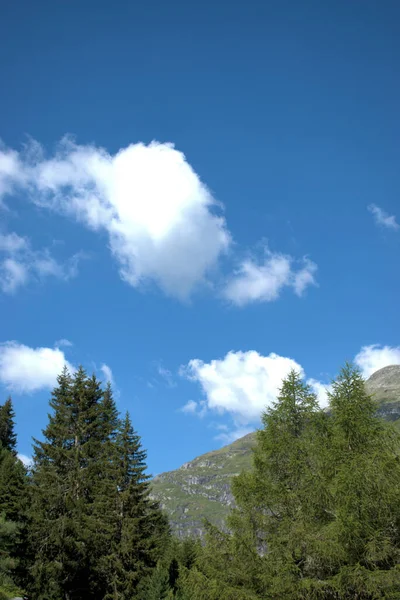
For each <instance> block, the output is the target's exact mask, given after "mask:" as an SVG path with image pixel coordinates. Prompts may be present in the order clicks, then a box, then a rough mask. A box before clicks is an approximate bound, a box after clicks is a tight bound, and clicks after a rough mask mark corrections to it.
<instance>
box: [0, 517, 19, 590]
mask: <svg viewBox="0 0 400 600" xmlns="http://www.w3.org/2000/svg"><path fill="white" fill-rule="evenodd" d="M18 539H19V526H18V524H17V523H14V522H13V521H9V520H7V519H6V518H5V516H4V514H3V515H0V600H8V599H9V598H12V597H15V596H17V595H20V594H21V590H19V589H18V587H17V584H16V583H15V580H14V574H15V570H16V567H17V559H16V558H15V554H14V548H15V545H16V544H17V543H18Z"/></svg>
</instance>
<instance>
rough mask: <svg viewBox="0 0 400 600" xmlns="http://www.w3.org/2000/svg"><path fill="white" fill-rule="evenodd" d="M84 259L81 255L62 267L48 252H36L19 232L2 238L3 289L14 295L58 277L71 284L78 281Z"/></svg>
mask: <svg viewBox="0 0 400 600" xmlns="http://www.w3.org/2000/svg"><path fill="white" fill-rule="evenodd" d="M82 256H83V255H82V254H81V253H77V254H75V255H74V256H72V257H71V258H70V259H68V260H67V261H65V262H64V263H60V262H58V261H57V260H56V259H55V258H54V257H53V256H52V255H51V253H50V251H49V250H48V248H44V249H43V250H34V249H33V248H32V246H31V243H30V240H29V239H28V238H26V237H21V236H19V235H17V234H16V233H15V232H13V233H8V234H0V289H1V291H2V292H4V293H6V294H13V293H15V292H16V291H17V290H18V289H19V288H21V287H22V286H24V285H26V284H27V283H28V282H29V281H30V280H44V279H45V278H47V277H55V278H57V279H60V280H63V281H68V280H70V279H72V278H73V277H76V275H77V273H78V263H79V261H80V259H81V258H82Z"/></svg>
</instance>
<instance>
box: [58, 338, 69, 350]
mask: <svg viewBox="0 0 400 600" xmlns="http://www.w3.org/2000/svg"><path fill="white" fill-rule="evenodd" d="M54 345H55V347H56V348H61V347H62V346H64V348H70V347H71V346H73V343H72V342H70V341H69V340H67V339H65V338H61V340H57V341H56V343H55V344H54Z"/></svg>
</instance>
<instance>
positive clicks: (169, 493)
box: [152, 433, 255, 537]
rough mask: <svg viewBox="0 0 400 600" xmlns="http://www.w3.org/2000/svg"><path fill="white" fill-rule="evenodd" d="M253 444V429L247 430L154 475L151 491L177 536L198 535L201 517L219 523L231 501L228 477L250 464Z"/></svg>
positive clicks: (221, 522)
mask: <svg viewBox="0 0 400 600" xmlns="http://www.w3.org/2000/svg"><path fill="white" fill-rule="evenodd" d="M254 444H255V433H249V434H248V435H246V436H244V437H242V438H240V439H239V440H236V442H233V444H229V446H225V447H224V448H221V449H220V450H214V451H213V452H208V453H207V454H203V455H202V456H199V457H198V458H195V459H194V460H192V461H190V462H188V463H185V464H184V465H182V467H180V469H177V470H176V471H170V472H168V473H162V474H161V475H158V476H157V477H155V478H154V480H153V482H152V495H153V497H155V498H157V500H158V501H159V502H160V503H161V505H162V507H163V508H164V509H165V511H166V512H167V514H168V517H169V519H170V523H171V525H172V528H173V530H174V532H175V533H176V534H177V535H178V536H179V537H185V536H187V535H189V534H193V535H199V536H201V535H202V534H203V526H202V522H203V519H204V518H207V519H208V520H209V521H211V522H212V523H214V524H216V525H219V526H223V524H224V520H225V518H226V515H227V513H228V512H229V507H230V506H232V503H233V496H232V494H231V490H230V480H231V478H232V477H233V476H234V475H238V474H239V473H240V472H241V471H243V470H247V469H250V468H251V463H252V448H253V446H254Z"/></svg>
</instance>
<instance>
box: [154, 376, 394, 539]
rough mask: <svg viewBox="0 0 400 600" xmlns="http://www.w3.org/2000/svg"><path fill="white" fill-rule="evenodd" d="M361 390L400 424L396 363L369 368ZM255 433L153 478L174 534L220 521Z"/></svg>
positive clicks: (246, 463) (194, 531)
mask: <svg viewBox="0 0 400 600" xmlns="http://www.w3.org/2000/svg"><path fill="white" fill-rule="evenodd" d="M367 389H368V392H369V393H370V394H372V395H373V397H374V399H375V400H376V402H377V413H378V414H379V415H380V416H381V417H382V418H384V419H385V420H388V421H398V424H399V427H400V365H393V366H390V367H384V368H383V369H380V370H379V371H377V372H376V373H374V374H373V375H372V376H371V377H370V378H369V379H368V381H367ZM255 437H256V436H255V433H250V434H248V435H246V436H245V437H243V438H240V439H239V440H236V442H233V444H229V446H225V447H224V448H221V449H220V450H215V451H213V452H208V453H207V454H203V455H202V456H199V457H198V458H195V459H194V460H192V461H190V462H188V463H185V464H184V465H182V467H180V468H179V469H177V470H176V471H169V472H168V473H162V474H161V475H158V476H157V477H155V478H154V480H153V482H152V493H153V496H154V497H155V498H157V499H158V500H159V501H160V503H161V505H162V506H163V508H164V509H165V511H166V512H167V514H168V516H169V519H170V522H171V525H172V528H173V530H174V532H175V533H176V534H177V535H178V536H179V537H185V536H186V535H191V534H194V535H200V536H201V535H202V533H203V527H202V521H203V519H204V518H207V519H208V520H209V521H211V522H212V523H214V524H216V525H218V526H220V527H221V526H223V524H224V520H225V517H226V516H227V514H228V512H229V508H230V507H231V506H232V504H233V497H232V494H231V491H230V480H231V478H232V477H233V476H234V475H238V474H239V473H240V472H241V471H243V470H246V469H250V468H251V464H252V448H253V446H254V444H255Z"/></svg>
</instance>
